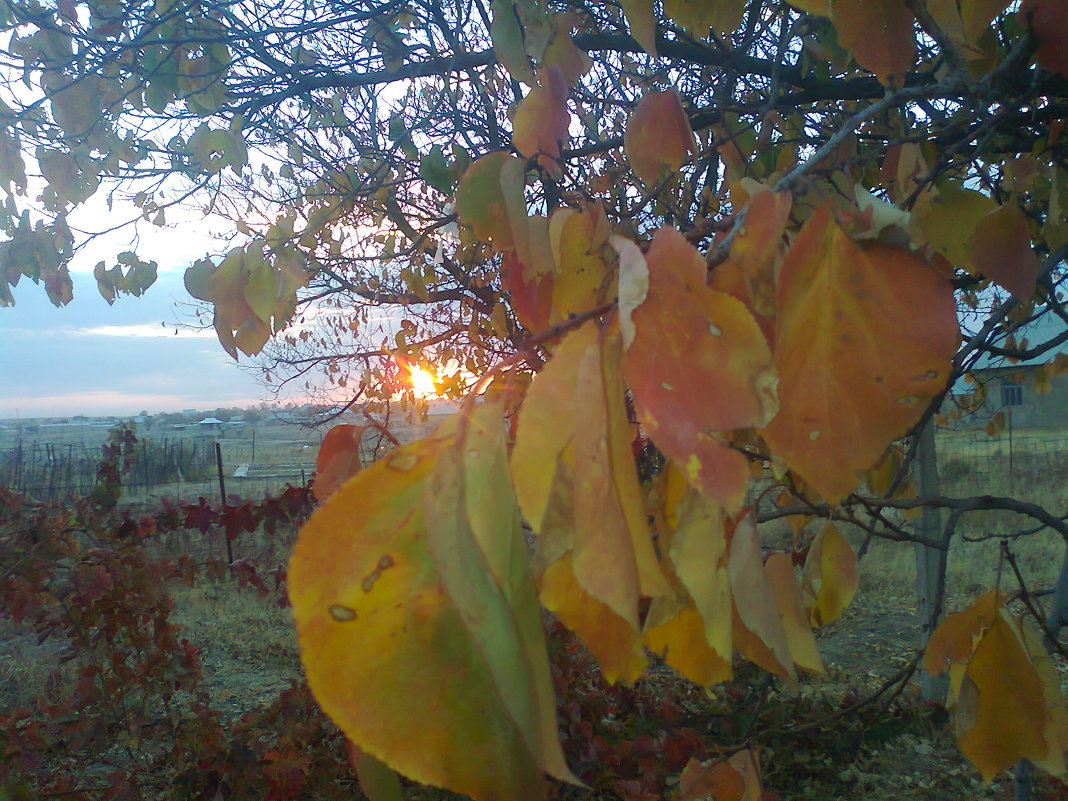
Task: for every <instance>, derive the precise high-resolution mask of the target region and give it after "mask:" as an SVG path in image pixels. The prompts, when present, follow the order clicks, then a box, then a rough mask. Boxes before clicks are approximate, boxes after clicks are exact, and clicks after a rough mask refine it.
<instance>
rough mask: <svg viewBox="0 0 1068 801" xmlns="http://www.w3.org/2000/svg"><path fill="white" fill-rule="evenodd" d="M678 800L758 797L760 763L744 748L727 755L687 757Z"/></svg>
mask: <svg viewBox="0 0 1068 801" xmlns="http://www.w3.org/2000/svg"><path fill="white" fill-rule="evenodd" d="M678 798H679V801H704V799H714V801H762V799H763V798H764V792H763V790H762V789H761V781H760V766H759V764H758V762H757V758H756V754H755V753H754V752H752V751H750V750H748V749H746V750H744V751H739V752H738V753H736V754H734V755H733V756H732V757H731V758H730V759H726V760H723V759H718V760H716V761H714V762H706V763H702V762H700V761H698V760H697V759H691V760H690V762H689V764H687V765H686V767H685V769H683V771H682V775H681V776H680V777H679V796H678Z"/></svg>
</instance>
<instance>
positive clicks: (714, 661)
mask: <svg viewBox="0 0 1068 801" xmlns="http://www.w3.org/2000/svg"><path fill="white" fill-rule="evenodd" d="M726 622H727V625H726V626H725V628H726V629H727V630H728V632H729V631H730V625H729V624H730V618H729V617H728V618H727V621H726ZM705 637H706V634H705V621H704V618H703V617H702V616H701V613H700V612H698V611H697V609H696V607H694V606H693V605H692V602H686V601H681V602H680V601H679V600H677V599H667V598H656V599H654V600H653V603H652V605H651V606H650V607H649V613H648V615H647V616H646V625H645V633H644V635H643V641H644V643H645V647H646V648H648V649H649V650H650V651H652V652H653V653H654V654H656V655H658V656H659V657H660V658H661V659H663V660H664V661H665V662H666V663H667V664H668V665H669V666H670V667H671V668H672V669H673V670H675V671H676V672H677V673H679V675H681V676H685V677H686V678H687V679H689V680H690V681H692V682H693V683H694V684H699V685H702V686H706V687H707V686H709V685H711V684H718V683H720V682H723V681H727V680H728V679H730V677H731V674H732V669H731V659H730V657H729V656H728V657H727V658H724V657H722V656H720V654H719V653H718V652H717V651H716V650H715V649H714V648H712V647H711V646H710V645H709V644H708V642H707V640H706V639H705Z"/></svg>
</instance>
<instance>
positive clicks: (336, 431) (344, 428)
mask: <svg viewBox="0 0 1068 801" xmlns="http://www.w3.org/2000/svg"><path fill="white" fill-rule="evenodd" d="M368 428H370V426H350V425H340V426H334V427H333V428H331V429H330V430H329V431H327V432H326V436H325V437H323V443H322V444H321V445H320V446H319V456H318V458H317V459H316V460H315V473H316V476H315V482H314V483H313V484H312V492H313V493H314V494H315V498H316V500H319V501H325V500H326V499H327V498H329V497H330V496H331V495H333V494H334V493H335V492H336V491H337V490H338V488H339V487H340V486H341V485H342V484H344V483H345V482H346V481H348V480H349V479H350V478H352V477H353V476H354V475H356V474H357V473H358V472H360V468H362V467H363V462H362V460H361V459H360V437H362V436H363V432H364V431H366V430H367V429H368Z"/></svg>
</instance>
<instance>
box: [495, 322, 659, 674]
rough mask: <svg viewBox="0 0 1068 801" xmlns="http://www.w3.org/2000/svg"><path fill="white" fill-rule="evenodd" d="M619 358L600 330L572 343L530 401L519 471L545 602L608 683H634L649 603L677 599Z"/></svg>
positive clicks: (517, 453) (517, 457)
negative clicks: (655, 538)
mask: <svg viewBox="0 0 1068 801" xmlns="http://www.w3.org/2000/svg"><path fill="white" fill-rule="evenodd" d="M619 350H620V344H619V335H618V333H615V332H611V331H606V332H601V331H600V330H599V329H598V327H597V326H596V325H594V324H586V325H585V326H582V327H581V328H579V329H578V330H576V331H573V332H571V333H570V334H569V335H568V336H567V337H565V339H564V341H563V342H562V343H561V344H560V345H559V347H558V348H557V351H556V353H555V354H554V356H553V358H552V359H551V360H550V361H549V363H548V364H547V365H546V367H545V368H544V369H543V370H542V372H541V373H539V374H538V376H537V377H536V378H535V379H534V381H533V383H532V384H531V387H530V389H529V390H528V392H527V396H526V399H525V400H524V403H523V407H522V408H521V409H520V412H519V422H518V426H517V433H516V445H515V448H514V450H513V452H512V459H511V466H512V476H513V481H514V483H515V487H516V492H517V495H518V497H519V500H520V505H521V507H522V508H523V511H524V514H525V515H526V517H527V519H528V521H529V522H530V524H531V526H532V528H533V529H534V531H535V533H536V534H537V536H538V554H537V555H536V562H537V563H538V564H539V566H540V568H539V569H540V571H541V572H540V575H539V579H538V581H539V586H540V591H541V599H542V602H543V603H544V604H545V606H546V607H547V608H549V609H552V610H553V611H555V612H556V613H557V614H558V615H559V616H560V618H561V619H562V620H563V621H564V623H565V624H566V625H567V626H568V627H570V628H571V629H572V630H573V631H575V633H576V634H578V636H579V637H580V638H581V639H582V640H583V642H585V643H586V645H587V646H588V647H589V648H590V650H591V651H592V652H593V653H594V654H595V655H596V656H597V658H598V661H599V662H600V663H601V667H602V670H603V672H604V674H605V676H606V677H608V678H609V679H610V680H613V681H615V680H623V681H633V680H634V679H636V678H637V677H638V675H640V673H641V670H642V669H643V668H644V663H645V658H644V655H643V654H642V649H641V635H640V632H639V628H638V601H639V597H640V596H641V595H645V596H655V595H661V594H666V593H668V592H669V591H670V590H669V587H668V585H667V583H666V581H665V579H664V577H663V575H662V573H661V571H660V567H659V564H658V562H657V558H656V553H655V551H654V549H653V545H652V539H651V537H650V535H649V531H648V526H647V525H646V522H645V515H644V512H643V510H642V506H641V492H640V488H639V485H638V479H637V474H636V469H635V465H634V461H633V458H632V456H631V449H630V436H629V431H628V428H629V427H628V423H627V415H626V408H625V406H624V400H623V383H622V378H621V376H620V373H619V366H618V362H619V358H620V356H619ZM562 481H567V482H569V485H568V486H566V487H562V486H560V483H559V482H562ZM550 537H551V538H552V541H550V542H548V543H545V540H546V538H550ZM543 543H545V544H544V545H543ZM546 547H548V548H551V550H552V558H549V557H548V556H546V555H545V548H546ZM639 657H640V658H639Z"/></svg>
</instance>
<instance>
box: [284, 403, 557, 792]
mask: <svg viewBox="0 0 1068 801" xmlns="http://www.w3.org/2000/svg"><path fill="white" fill-rule="evenodd" d="M501 412H502V410H501V407H500V406H498V405H496V404H487V405H485V406H484V407H483V409H482V410H480V411H478V412H476V413H475V414H474V415H473V416H472V417H471V418H470V419H467V420H463V421H459V420H458V421H453V422H452V423H451V425H450V426H449V427H447V428H446V429H444V430H443V431H439V432H438V433H437V434H436V435H435V436H434V437H432V438H431V439H428V440H422V441H419V442H415V443H412V444H411V445H407V446H404V447H403V448H399V449H397V450H395V451H393V452H391V453H390V454H389V455H388V456H387V457H386V458H384V459H383V460H381V461H379V462H377V463H375V464H374V465H373V466H371V467H370V468H368V469H367V470H365V471H363V472H361V473H359V474H357V475H356V476H355V477H354V478H353V479H352V480H351V481H349V482H348V483H347V484H345V485H344V486H343V487H342V488H341V489H340V490H338V491H337V492H336V493H335V494H334V495H333V496H331V497H330V498H329V499H328V500H327V501H326V502H325V503H324V504H323V505H322V506H321V507H320V508H319V509H318V510H317V511H316V513H315V514H314V515H313V516H312V518H311V520H309V522H308V523H307V524H306V525H305V527H304V528H303V529H302V531H301V534H300V537H299V539H298V541H297V544H296V546H295V548H294V551H293V556H292V558H291V561H290V566H289V587H290V598H291V600H292V603H293V612H294V617H295V620H296V623H297V631H298V636H299V642H300V647H301V654H302V659H303V661H304V666H305V671H306V674H307V677H308V682H309V685H310V686H311V688H312V691H313V693H314V694H315V696H316V699H317V700H318V701H319V703H320V704H321V705H322V707H323V709H324V710H325V711H326V712H327V714H329V715H330V717H331V718H332V719H333V720H334V721H335V722H336V723H337V724H338V726H339V727H340V728H341V729H342V730H343V731H344V732H345V734H346V735H347V736H348V737H349V739H350V740H352V742H353V743H354V744H355V745H356V746H357V747H359V748H360V749H361V750H362V751H365V752H366V753H368V754H370V755H371V756H373V757H374V758H375V759H378V760H380V761H382V762H385V763H386V764H387V765H389V766H390V767H392V768H394V769H396V770H398V771H400V772H401V773H404V774H405V775H407V776H409V777H411V778H413V779H415V780H417V781H420V782H425V783H431V784H435V785H438V786H441V787H446V788H448V789H451V790H453V791H455V792H460V793H465V794H467V795H470V796H471V797H472V798H475V799H479V800H481V799H486V800H487V801H488V799H520V798H530V797H540V796H541V795H543V794H544V791H545V782H544V777H543V775H542V772H543V771H549V772H551V773H553V774H554V775H557V776H559V777H560V778H564V779H569V780H570V779H571V776H570V772H569V771H568V770H567V768H566V765H565V763H564V761H563V756H562V752H561V751H560V749H559V744H558V742H557V741H556V738H555V729H556V721H555V714H554V713H553V711H552V709H553V704H552V688H551V685H550V684H549V683H548V682H549V674H548V664H547V657H546V654H545V646H544V641H543V636H542V630H541V623H540V613H539V611H538V607H537V605H536V603H535V602H534V592H533V589H532V579H531V576H530V574H529V572H528V569H527V568H526V564H525V554H526V549H525V548H524V546H523V541H522V538H521V535H520V532H519V528H518V517H517V515H516V513H515V509H514V501H512V500H511V498H510V494H509V492H508V488H507V484H508V482H507V478H506V476H505V475H504V474H503V473H502V472H501V471H500V470H499V467H500V466H501V465H503V460H504V456H503V448H504V426H503V417H502V413H501ZM465 429H467V430H468V431H469V432H473V433H470V434H469V435H465ZM468 451H472V452H474V453H475V454H477V456H475V455H471V454H469V453H468ZM465 454H468V455H467V456H465ZM482 459H488V460H489V462H490V464H491V465H494V466H495V468H494V469H496V470H497V473H498V475H499V476H500V478H499V479H498V480H497V483H496V484H495V485H494V490H493V491H494V492H495V496H494V502H493V504H492V505H491V506H485V504H484V501H485V499H484V498H472V499H468V497H467V496H468V493H470V492H478V491H481V488H480V487H476V486H475V482H476V481H478V482H483V481H485V480H486V475H485V474H484V473H482V472H480V471H479V469H478V468H477V466H476V465H475V464H471V463H470V462H471V460H474V461H475V462H479V460H482ZM465 460H466V461H465ZM476 504H477V505H479V506H480V507H483V511H484V514H485V515H486V516H487V517H481V518H474V519H472V518H470V517H469V516H468V514H467V512H466V510H467V509H468V508H471V507H473V506H474V505H476ZM489 529H492V539H493V540H494V541H495V542H496V543H497V544H496V545H495V546H494V545H492V544H490V543H489V542H487V539H486V533H487V531H488V530H489ZM357 649H358V650H359V651H360V652H361V653H362V656H361V658H359V659H353V658H352V655H353V652H354V651H355V650H357ZM414 720H418V721H419V723H420V725H418V726H413V725H412V722H413V721H414ZM487 766H490V768H489V769H487Z"/></svg>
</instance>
